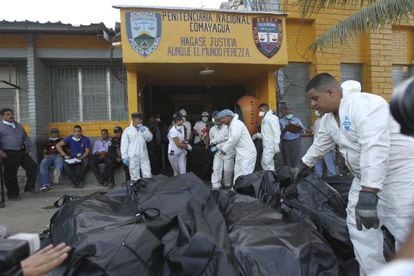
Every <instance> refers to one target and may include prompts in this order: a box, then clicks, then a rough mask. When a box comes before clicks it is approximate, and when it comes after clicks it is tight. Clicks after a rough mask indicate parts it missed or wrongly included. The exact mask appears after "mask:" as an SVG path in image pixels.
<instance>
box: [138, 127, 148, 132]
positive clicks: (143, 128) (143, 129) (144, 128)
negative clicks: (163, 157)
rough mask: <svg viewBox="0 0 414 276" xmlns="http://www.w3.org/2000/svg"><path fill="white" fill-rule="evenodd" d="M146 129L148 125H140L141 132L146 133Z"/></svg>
mask: <svg viewBox="0 0 414 276" xmlns="http://www.w3.org/2000/svg"><path fill="white" fill-rule="evenodd" d="M146 130H147V127H146V126H140V127H139V131H140V132H141V133H144V132H145V131H146Z"/></svg>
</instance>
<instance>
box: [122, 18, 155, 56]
mask: <svg viewBox="0 0 414 276" xmlns="http://www.w3.org/2000/svg"><path fill="white" fill-rule="evenodd" d="M125 16H126V20H125V21H126V31H127V35H128V41H129V44H130V45H131V47H132V48H133V49H134V50H135V51H136V52H137V53H138V54H140V55H141V56H143V57H147V56H148V55H150V54H151V53H152V52H154V51H155V50H156V49H157V47H158V45H159V44H160V40H161V14H159V13H157V12H151V11H138V12H127V13H126V14H125Z"/></svg>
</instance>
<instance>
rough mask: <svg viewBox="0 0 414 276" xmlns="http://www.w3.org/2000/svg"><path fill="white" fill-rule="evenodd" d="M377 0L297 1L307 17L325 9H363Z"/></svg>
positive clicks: (303, 14)
mask: <svg viewBox="0 0 414 276" xmlns="http://www.w3.org/2000/svg"><path fill="white" fill-rule="evenodd" d="M375 1H377V0H297V3H298V4H300V5H301V6H302V16H303V17H305V16H307V15H310V14H312V13H315V12H319V11H321V10H323V9H325V8H329V7H333V6H342V7H348V6H358V7H362V6H364V5H366V4H368V5H370V4H372V3H374V2H375Z"/></svg>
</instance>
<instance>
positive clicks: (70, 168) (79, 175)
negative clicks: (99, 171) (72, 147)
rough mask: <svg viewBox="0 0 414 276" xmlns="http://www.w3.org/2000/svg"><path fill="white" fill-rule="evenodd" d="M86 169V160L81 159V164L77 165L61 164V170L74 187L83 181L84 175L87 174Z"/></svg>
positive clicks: (87, 166) (87, 165)
mask: <svg viewBox="0 0 414 276" xmlns="http://www.w3.org/2000/svg"><path fill="white" fill-rule="evenodd" d="M88 168H89V164H88V158H85V159H83V160H82V163H78V164H68V163H66V162H63V169H64V170H65V172H66V174H67V175H68V176H69V179H70V180H71V181H72V183H73V184H74V185H76V186H78V185H80V182H81V181H83V179H84V178H85V176H86V173H87V172H88Z"/></svg>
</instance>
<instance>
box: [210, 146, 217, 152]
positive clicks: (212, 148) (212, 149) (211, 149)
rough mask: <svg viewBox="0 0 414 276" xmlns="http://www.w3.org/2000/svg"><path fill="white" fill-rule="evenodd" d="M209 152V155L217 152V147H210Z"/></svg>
mask: <svg viewBox="0 0 414 276" xmlns="http://www.w3.org/2000/svg"><path fill="white" fill-rule="evenodd" d="M210 151H211V153H216V152H217V151H218V148H217V146H211V147H210Z"/></svg>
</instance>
